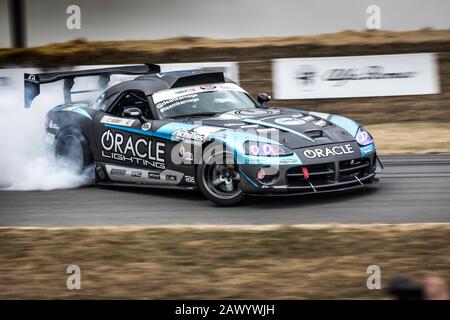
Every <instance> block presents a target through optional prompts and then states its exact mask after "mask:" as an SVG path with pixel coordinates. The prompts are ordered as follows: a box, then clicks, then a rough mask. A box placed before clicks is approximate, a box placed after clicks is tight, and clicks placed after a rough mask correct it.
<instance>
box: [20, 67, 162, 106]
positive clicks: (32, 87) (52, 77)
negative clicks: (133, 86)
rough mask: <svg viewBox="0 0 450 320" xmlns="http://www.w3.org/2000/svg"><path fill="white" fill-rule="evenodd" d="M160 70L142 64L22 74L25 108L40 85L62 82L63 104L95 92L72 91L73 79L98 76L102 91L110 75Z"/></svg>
mask: <svg viewBox="0 0 450 320" xmlns="http://www.w3.org/2000/svg"><path fill="white" fill-rule="evenodd" d="M160 72H161V68H160V66H159V65H156V64H150V63H149V64H143V65H133V66H125V67H111V68H103V69H90V70H78V71H61V72H52V73H38V74H30V73H25V74H24V86H25V108H30V106H31V103H32V102H33V100H34V98H36V97H37V96H38V95H39V94H40V92H41V84H45V83H51V82H56V81H60V80H64V85H63V90H64V103H71V102H72V94H76V93H85V92H91V91H97V90H86V91H76V92H73V91H72V87H73V85H74V79H75V78H79V77H90V76H99V77H100V78H99V80H98V89H99V90H104V89H105V88H106V86H107V85H108V83H109V81H110V79H111V75H113V74H122V75H136V76H138V75H145V74H152V73H160Z"/></svg>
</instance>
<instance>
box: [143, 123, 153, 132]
mask: <svg viewBox="0 0 450 320" xmlns="http://www.w3.org/2000/svg"><path fill="white" fill-rule="evenodd" d="M151 128H152V123H151V122H146V123H144V124H143V125H142V127H141V129H142V130H144V131H149V130H150V129H151Z"/></svg>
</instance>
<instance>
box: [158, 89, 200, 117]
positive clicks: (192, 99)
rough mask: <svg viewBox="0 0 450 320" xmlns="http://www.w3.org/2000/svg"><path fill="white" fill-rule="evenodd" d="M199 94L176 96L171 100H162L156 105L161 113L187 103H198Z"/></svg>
mask: <svg viewBox="0 0 450 320" xmlns="http://www.w3.org/2000/svg"><path fill="white" fill-rule="evenodd" d="M199 101H200V99H199V98H198V94H188V95H184V96H181V97H175V98H172V99H169V100H165V101H162V102H160V103H158V104H157V105H156V108H158V110H159V111H161V113H164V112H166V111H169V110H170V109H172V108H175V107H178V106H181V105H184V104H186V103H196V102H199Z"/></svg>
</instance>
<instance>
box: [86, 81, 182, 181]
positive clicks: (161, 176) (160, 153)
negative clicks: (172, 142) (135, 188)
mask: <svg viewBox="0 0 450 320" xmlns="http://www.w3.org/2000/svg"><path fill="white" fill-rule="evenodd" d="M129 108H137V109H139V110H140V111H141V114H142V116H136V117H130V116H128V117H127V116H125V115H124V111H125V110H127V109H129ZM149 108H150V106H149V103H148V100H147V97H146V96H145V94H144V93H143V92H139V91H136V90H134V91H126V92H124V93H122V94H121V95H120V96H119V97H118V98H117V100H116V101H115V102H114V103H113V104H112V105H111V107H110V108H109V109H108V110H107V111H105V112H100V113H99V114H98V115H97V116H96V117H95V118H94V136H95V140H96V146H97V157H96V162H97V166H101V167H102V168H103V170H104V171H106V177H105V178H106V179H105V180H107V181H111V182H120V183H133V184H161V183H163V182H166V181H167V182H169V183H170V179H172V180H174V182H175V181H176V180H177V179H175V178H173V177H167V172H166V169H167V166H168V159H169V157H170V153H169V152H168V145H167V143H168V141H167V140H165V139H163V138H162V137H159V136H157V135H155V134H154V132H153V131H152V129H153V128H154V127H159V125H160V123H159V122H160V121H159V120H155V119H151V118H152V115H151V112H150V110H149ZM149 118H150V119H149Z"/></svg>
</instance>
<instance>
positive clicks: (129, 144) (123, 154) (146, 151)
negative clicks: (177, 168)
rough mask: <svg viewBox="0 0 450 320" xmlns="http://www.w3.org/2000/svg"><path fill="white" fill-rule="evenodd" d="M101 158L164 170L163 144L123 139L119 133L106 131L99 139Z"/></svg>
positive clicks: (142, 139) (145, 140) (140, 139)
mask: <svg viewBox="0 0 450 320" xmlns="http://www.w3.org/2000/svg"><path fill="white" fill-rule="evenodd" d="M101 145H102V149H103V150H102V156H103V157H105V158H109V159H113V160H117V161H122V162H129V163H132V164H133V165H143V166H148V167H153V168H158V169H165V167H166V165H165V161H164V153H165V147H166V145H165V143H163V142H159V141H152V140H147V139H144V138H139V139H135V138H134V137H133V136H129V137H128V138H124V136H123V135H122V134H121V133H117V132H116V133H113V132H112V131H111V130H107V131H105V132H104V133H103V134H102V137H101Z"/></svg>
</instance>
